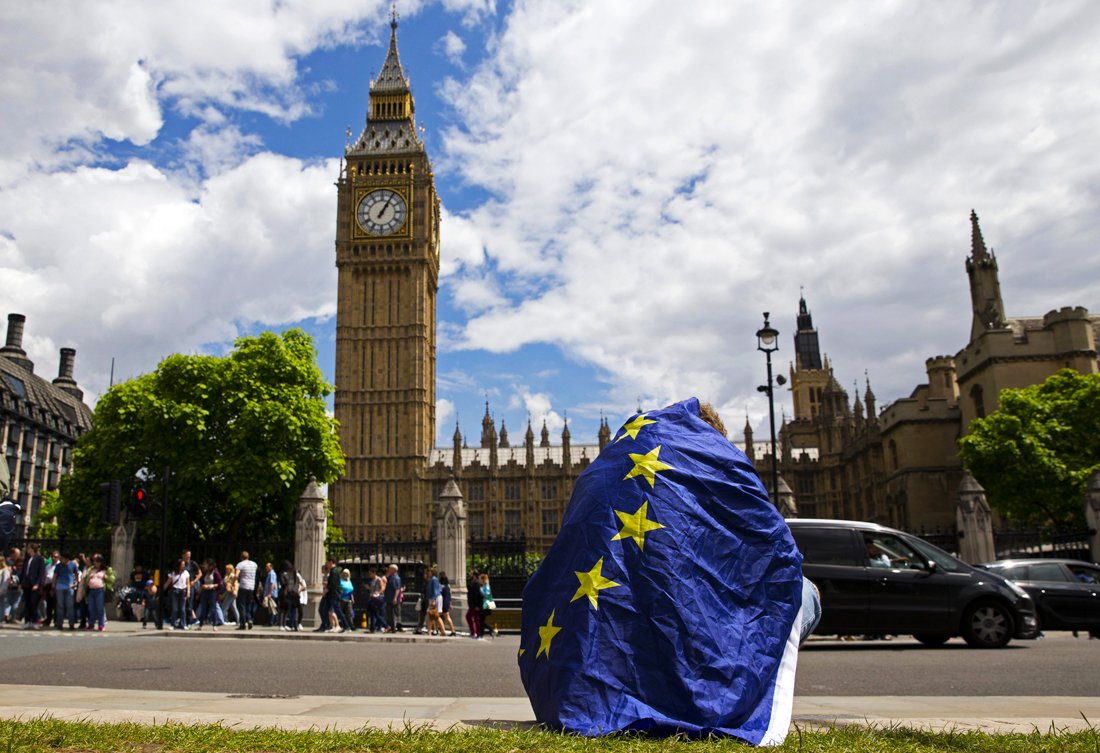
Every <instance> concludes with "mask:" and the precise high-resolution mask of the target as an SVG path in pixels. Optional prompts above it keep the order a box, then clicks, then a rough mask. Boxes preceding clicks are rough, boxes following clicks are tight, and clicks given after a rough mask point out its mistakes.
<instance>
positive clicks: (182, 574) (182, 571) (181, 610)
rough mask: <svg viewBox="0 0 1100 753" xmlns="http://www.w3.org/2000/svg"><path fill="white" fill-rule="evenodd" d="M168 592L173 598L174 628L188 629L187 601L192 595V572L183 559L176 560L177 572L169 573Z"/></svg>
mask: <svg viewBox="0 0 1100 753" xmlns="http://www.w3.org/2000/svg"><path fill="white" fill-rule="evenodd" d="M168 593H169V594H170V595H171V599H172V629H173V630H186V629H187V603H188V597H190V596H191V573H189V572H187V565H186V564H185V563H184V561H183V560H176V572H174V573H170V574H169V575H168Z"/></svg>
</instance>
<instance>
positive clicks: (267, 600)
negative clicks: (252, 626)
mask: <svg viewBox="0 0 1100 753" xmlns="http://www.w3.org/2000/svg"><path fill="white" fill-rule="evenodd" d="M263 593H264V609H266V610H267V626H268V627H273V626H274V625H275V623H276V622H277V621H278V619H279V577H278V576H277V575H276V574H275V568H274V567H273V566H272V564H271V563H270V562H265V563H264V591H263Z"/></svg>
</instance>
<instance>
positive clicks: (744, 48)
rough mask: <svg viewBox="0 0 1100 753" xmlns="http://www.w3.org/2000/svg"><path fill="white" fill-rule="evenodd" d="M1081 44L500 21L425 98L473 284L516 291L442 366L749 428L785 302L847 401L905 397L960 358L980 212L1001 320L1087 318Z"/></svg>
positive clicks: (548, 10)
mask: <svg viewBox="0 0 1100 753" xmlns="http://www.w3.org/2000/svg"><path fill="white" fill-rule="evenodd" d="M608 29H614V30H615V33H613V34H609V33H608V31H607V30H608ZM1098 32H1100V7H1098V6H1096V5H1095V4H1091V3H1083V2H1078V3H1065V4H1059V5H1056V6H1051V5H1045V4H1038V3H1026V4H1025V3H1020V4H1013V5H1010V6H988V5H986V6H968V5H962V4H956V5H944V6H937V7H936V8H934V9H929V8H927V7H924V6H921V7H920V8H917V7H915V6H910V5H905V4H878V5H875V6H867V5H866V4H864V3H858V2H852V3H829V4H826V5H819V6H815V7H814V9H813V10H812V11H807V10H806V9H805V7H803V6H798V5H795V4H793V3H776V4H770V5H759V4H746V3H729V4H711V5H708V6H706V8H701V9H699V12H697V13H691V14H679V15H675V16H673V17H670V16H669V14H668V10H667V7H666V6H665V5H663V4H661V3H659V2H656V1H655V0H651V1H650V2H630V3H626V2H619V3H572V4H562V3H558V2H550V1H549V0H547V1H545V2H529V3H525V4H521V5H518V6H516V8H515V9H514V11H513V12H512V13H511V15H510V17H509V18H508V19H507V23H506V27H505V29H504V31H503V32H502V34H501V35H500V37H499V38H498V39H497V40H496V44H495V47H494V48H493V49H492V56H491V57H490V58H489V59H488V60H486V61H485V63H484V64H483V65H482V66H481V67H480V68H479V69H477V70H476V71H475V72H474V73H473V74H472V75H471V76H470V77H469V78H468V79H467V80H462V81H458V80H451V81H448V82H445V84H444V85H443V87H442V91H443V93H444V95H445V96H446V97H447V99H448V101H449V102H450V104H451V106H452V107H453V108H454V109H455V110H456V111H457V112H458V114H459V115H460V117H461V120H460V124H459V125H456V126H455V127H454V128H452V129H451V130H449V131H448V132H447V133H446V134H445V137H446V155H445V158H444V160H443V163H444V164H445V166H446V167H447V169H449V170H454V171H457V172H459V173H460V174H461V176H462V177H463V178H464V179H465V180H466V181H468V182H469V183H472V184H474V185H477V186H481V187H484V188H485V189H487V190H489V191H492V192H493V193H494V198H493V199H492V200H491V201H490V202H488V203H486V204H484V205H482V206H481V207H480V208H477V209H475V210H473V211H470V212H468V213H467V214H466V215H465V219H466V220H467V221H468V223H469V224H470V225H472V226H473V227H472V228H471V227H463V228H462V233H463V234H464V235H466V236H476V237H478V238H480V239H485V240H484V245H485V250H486V252H487V261H488V264H487V267H486V269H489V270H492V271H490V272H485V271H482V272H481V274H482V275H484V274H500V275H505V276H508V277H507V279H508V280H509V283H510V285H514V284H520V285H522V284H523V283H524V282H527V283H529V284H531V288H532V289H531V290H530V291H529V293H528V294H526V295H523V296H521V297H518V298H514V299H513V300H514V303H511V304H508V305H502V304H501V303H500V302H499V301H495V302H494V304H493V305H491V306H489V307H488V308H486V309H485V310H484V311H483V312H480V313H475V314H473V315H472V316H471V318H470V319H469V320H468V322H467V323H466V324H465V327H464V330H463V332H462V333H461V334H460V335H459V336H458V340H457V343H456V345H457V346H458V347H464V348H470V349H485V350H489V351H493V352H505V351H511V350H515V349H518V348H520V347H521V346H523V345H525V344H529V343H536V342H550V343H555V344H557V345H559V346H560V347H562V348H563V349H564V350H565V351H566V352H567V353H568V354H570V355H571V356H574V357H577V358H579V359H580V360H582V361H584V362H587V363H592V364H595V365H596V366H598V367H599V368H600V369H601V370H603V371H604V372H605V373H606V374H607V377H608V379H609V381H610V382H611V387H610V393H609V395H608V397H609V402H623V403H630V402H632V401H633V399H634V396H636V395H639V394H640V395H644V396H647V398H648V399H652V400H653V402H654V403H665V402H669V401H672V400H675V399H680V398H682V397H685V396H687V395H689V394H698V395H700V396H702V397H707V398H710V399H711V400H713V401H714V402H715V403H716V404H717V405H719V406H721V407H723V408H724V410H725V412H726V413H727V415H728V414H729V413H730V412H733V413H740V412H742V411H743V408H744V406H745V405H749V406H750V409H751V410H752V411H753V413H754V414H756V415H757V416H759V414H760V413H759V412H760V410H761V409H762V407H763V406H766V403H764V404H763V406H762V403H761V401H760V399H759V397H758V396H757V395H756V393H755V386H756V385H757V384H758V383H759V382H760V381H762V377H763V367H764V364H763V358H762V356H761V354H759V353H757V352H756V351H755V339H754V332H755V330H756V329H757V328H758V327H759V326H760V324H761V323H762V317H761V312H763V311H765V310H768V311H771V312H772V320H773V322H774V323H775V324H776V326H777V327H779V329H780V330H781V332H782V335H781V336H782V341H781V347H782V349H781V351H780V352H779V353H778V354H777V358H778V359H779V365H780V367H785V365H786V363H785V362H786V361H787V360H788V359H790V358H791V357H792V353H791V342H792V341H791V339H790V338H791V336H792V335H793V328H794V318H795V313H796V311H797V301H798V295H799V287H800V286H803V285H804V286H805V288H806V296H807V299H808V301H809V302H810V305H811V308H812V309H813V311H814V314H815V318H816V323H817V325H818V327H819V328H820V329H821V333H822V334H821V341H822V347H823V348H824V349H825V350H826V351H828V352H829V353H831V354H832V355H833V356H834V359H833V360H834V363H836V364H837V367H838V372H839V373H838V376H839V377H840V378H841V379H842V381H845V382H847V381H849V380H850V379H851V378H853V377H855V376H857V375H858V376H862V371H863V369H864V368H867V367H869V368H871V372H872V373H871V376H872V380H873V381H875V387H876V391H877V392H878V394H879V396H880V399H882V398H883V397H884V396H886V395H889V396H891V398H893V397H899V396H901V395H903V394H907V393H908V392H909V390H910V389H911V388H912V385H913V384H915V383H917V382H919V381H921V380H922V376H923V361H924V358H925V357H926V356H929V355H934V354H936V353H939V352H954V350H957V349H958V348H960V347H962V345H964V344H965V339H966V335H967V333H968V331H969V303H968V298H967V292H966V290H967V288H966V280H965V274H964V272H963V260H964V258H965V256H966V254H967V252H968V250H969V238H970V235H969V224H968V220H967V217H968V214H969V211H970V209H971V208H972V207H975V208H977V209H978V211H979V214H980V215H981V216H982V218H983V227H984V228H985V230H986V239H987V241H989V242H990V243H991V244H992V245H994V246H995V247H997V248H998V255H999V258H1000V260H1001V269H1002V282H1003V285H1004V289H1005V297H1006V305H1007V307H1008V308H1009V310H1010V312H1018V313H1041V312H1042V311H1045V310H1046V309H1048V308H1052V307H1056V306H1061V305H1066V304H1071V303H1072V304H1082V305H1086V306H1090V307H1092V308H1094V309H1095V308H1097V307H1098V304H1100V301H1098V299H1097V298H1096V292H1095V291H1096V290H1097V289H1100V288H1097V286H1096V281H1097V279H1100V258H1098V257H1097V255H1096V254H1094V253H1092V245H1094V243H1095V238H1096V237H1097V236H1098V234H1100V233H1098V231H1100V212H1098V208H1097V206H1096V202H1095V191H1094V188H1095V185H1096V184H1097V182H1098V180H1100V164H1098V163H1097V162H1096V160H1094V159H1093V158H1092V155H1093V154H1095V153H1096V152H1097V151H1098V150H1100V131H1098V130H1097V129H1096V128H1095V124H1096V123H1097V122H1100V90H1098V89H1097V88H1096V87H1095V85H1094V82H1095V81H1096V80H1100V48H1097V46H1096V45H1095V43H1094V42H1095V38H1096V34H1097V33H1098ZM446 232H450V228H449V227H448V228H446ZM468 258H469V257H468ZM1040 269H1042V270H1043V274H1042V276H1040V275H1038V274H1037V272H1038V271H1039V270H1040ZM502 279H504V278H503V277H502ZM879 371H881V372H883V373H881V374H879V373H876V372H879ZM740 424H741V421H738V422H737V424H736V425H738V426H739V425H740Z"/></svg>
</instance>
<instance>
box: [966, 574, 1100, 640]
mask: <svg viewBox="0 0 1100 753" xmlns="http://www.w3.org/2000/svg"><path fill="white" fill-rule="evenodd" d="M979 567H983V568H986V569H988V570H989V571H990V572H993V573H997V574H998V575H1003V576H1004V577H1006V578H1008V579H1009V580H1011V581H1013V582H1015V583H1016V584H1017V585H1018V586H1020V587H1021V588H1023V589H1024V590H1025V591H1027V592H1028V594H1029V595H1030V596H1031V599H1032V601H1034V602H1035V606H1036V610H1037V611H1038V613H1039V627H1040V628H1042V629H1046V630H1087V631H1088V632H1089V635H1091V636H1092V637H1093V638H1100V566H1097V565H1092V564H1089V563H1088V562H1081V561H1080V560H1065V559H1027V560H1024V559H1019V560H1016V559H1013V560H998V561H997V562H990V563H988V564H985V565H979Z"/></svg>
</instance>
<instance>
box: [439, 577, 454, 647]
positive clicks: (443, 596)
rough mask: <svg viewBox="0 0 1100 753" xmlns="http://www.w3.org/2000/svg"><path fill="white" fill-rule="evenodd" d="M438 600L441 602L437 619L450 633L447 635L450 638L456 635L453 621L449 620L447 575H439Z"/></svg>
mask: <svg viewBox="0 0 1100 753" xmlns="http://www.w3.org/2000/svg"><path fill="white" fill-rule="evenodd" d="M439 600H440V602H441V606H440V610H439V617H440V620H442V622H445V623H446V624H447V629H448V630H449V631H450V632H448V633H447V635H449V636H451V637H452V638H453V637H454V636H456V635H458V633H456V632H455V624H454V621H453V620H451V580H450V578H448V577H447V573H444V572H440V573H439Z"/></svg>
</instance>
